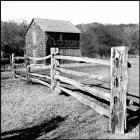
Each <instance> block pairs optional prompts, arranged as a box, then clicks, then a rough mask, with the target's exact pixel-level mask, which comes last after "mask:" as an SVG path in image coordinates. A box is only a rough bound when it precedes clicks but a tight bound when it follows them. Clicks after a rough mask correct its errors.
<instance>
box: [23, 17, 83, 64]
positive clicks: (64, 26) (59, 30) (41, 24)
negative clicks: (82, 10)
mask: <svg viewBox="0 0 140 140" xmlns="http://www.w3.org/2000/svg"><path fill="white" fill-rule="evenodd" d="M80 33H81V31H80V30H79V29H78V28H76V27H75V26H74V25H73V24H72V23H71V22H70V21H63V20H51V19H40V18H33V19H32V21H31V23H30V25H29V27H28V29H27V31H26V44H25V53H26V55H27V56H31V57H32V56H35V57H44V56H47V55H49V54H50V48H51V47H57V48H59V51H60V54H61V55H69V56H80V55H81V53H80ZM46 63H49V62H48V61H47V62H46Z"/></svg>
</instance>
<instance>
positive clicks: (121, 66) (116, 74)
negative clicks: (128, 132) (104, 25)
mask: <svg viewBox="0 0 140 140" xmlns="http://www.w3.org/2000/svg"><path fill="white" fill-rule="evenodd" d="M127 61H128V49H127V47H125V46H120V47H112V48H111V94H112V97H111V101H110V118H109V130H110V131H112V132H113V133H115V134H124V130H125V129H126V92H127V84H128V71H127Z"/></svg>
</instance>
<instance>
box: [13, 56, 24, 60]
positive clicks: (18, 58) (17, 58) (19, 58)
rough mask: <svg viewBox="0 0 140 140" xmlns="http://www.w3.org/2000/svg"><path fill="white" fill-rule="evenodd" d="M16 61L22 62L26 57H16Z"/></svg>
mask: <svg viewBox="0 0 140 140" xmlns="http://www.w3.org/2000/svg"><path fill="white" fill-rule="evenodd" d="M14 59H16V60H21V59H23V60H24V59H25V57H21V56H16V57H14Z"/></svg>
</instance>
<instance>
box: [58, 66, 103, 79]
mask: <svg viewBox="0 0 140 140" xmlns="http://www.w3.org/2000/svg"><path fill="white" fill-rule="evenodd" d="M56 70H58V71H60V72H64V73H66V74H72V75H75V76H83V77H88V78H94V79H98V80H103V79H105V78H104V77H103V76H98V75H95V74H89V73H85V72H78V71H73V70H68V69H64V68H58V67H57V68H56Z"/></svg>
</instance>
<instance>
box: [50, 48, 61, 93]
mask: <svg viewBox="0 0 140 140" xmlns="http://www.w3.org/2000/svg"><path fill="white" fill-rule="evenodd" d="M58 51H59V49H58V48H51V70H50V75H51V89H52V90H53V91H54V92H59V90H58V88H55V87H56V85H59V81H58V80H56V79H55V75H59V74H60V72H58V71H56V70H55V68H56V67H57V66H58V67H59V60H56V59H55V58H54V55H55V53H56V52H58Z"/></svg>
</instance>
